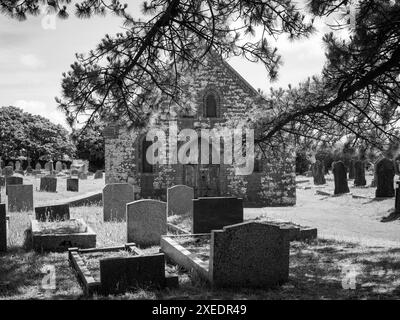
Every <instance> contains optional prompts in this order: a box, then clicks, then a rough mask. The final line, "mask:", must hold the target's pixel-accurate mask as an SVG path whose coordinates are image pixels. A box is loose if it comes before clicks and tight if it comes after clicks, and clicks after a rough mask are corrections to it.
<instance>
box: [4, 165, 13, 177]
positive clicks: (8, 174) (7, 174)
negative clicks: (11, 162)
mask: <svg viewBox="0 0 400 320" xmlns="http://www.w3.org/2000/svg"><path fill="white" fill-rule="evenodd" d="M13 174H14V169H13V167H10V166H7V167H4V176H5V177H11V176H12V175H13Z"/></svg>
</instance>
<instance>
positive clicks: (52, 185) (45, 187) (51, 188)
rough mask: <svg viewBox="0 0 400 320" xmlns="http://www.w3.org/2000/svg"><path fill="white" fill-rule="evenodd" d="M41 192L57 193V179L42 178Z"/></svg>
mask: <svg viewBox="0 0 400 320" xmlns="http://www.w3.org/2000/svg"><path fill="white" fill-rule="evenodd" d="M40 191H45V192H57V178H55V177H43V178H40Z"/></svg>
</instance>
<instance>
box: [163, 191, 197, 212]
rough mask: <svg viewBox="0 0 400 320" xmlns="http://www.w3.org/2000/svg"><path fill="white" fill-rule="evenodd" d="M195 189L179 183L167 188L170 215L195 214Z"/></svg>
mask: <svg viewBox="0 0 400 320" xmlns="http://www.w3.org/2000/svg"><path fill="white" fill-rule="evenodd" d="M193 199H194V189H193V188H191V187H188V186H185V185H177V186H173V187H171V188H168V190H167V208H168V209H167V211H168V215H169V216H172V215H186V214H188V215H190V216H191V215H192V214H193Z"/></svg>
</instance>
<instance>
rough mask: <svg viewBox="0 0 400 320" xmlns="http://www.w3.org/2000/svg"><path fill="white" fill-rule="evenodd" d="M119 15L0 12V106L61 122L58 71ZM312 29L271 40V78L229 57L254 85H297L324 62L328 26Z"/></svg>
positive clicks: (112, 28)
mask: <svg viewBox="0 0 400 320" xmlns="http://www.w3.org/2000/svg"><path fill="white" fill-rule="evenodd" d="M141 2H142V1H137V0H136V1H129V8H130V12H132V13H134V14H135V15H136V14H137V15H139V14H140V11H139V7H138V5H139V3H141ZM121 24H122V20H121V19H120V18H118V17H115V16H112V15H107V16H106V17H95V18H91V19H86V20H82V19H78V18H76V17H74V16H73V15H71V16H70V18H68V19H67V20H59V19H57V20H52V19H51V18H46V16H45V15H40V16H38V17H29V18H28V20H26V21H23V22H20V21H16V20H13V19H11V18H8V17H6V16H4V15H0V106H10V105H12V106H17V107H20V108H22V109H23V110H24V111H26V112H29V113H32V114H38V115H41V116H44V117H46V118H48V119H50V120H51V121H52V122H54V123H58V124H62V125H64V126H66V122H65V119H64V115H63V113H61V112H60V111H59V110H57V104H56V102H55V100H54V98H55V97H56V96H60V95H61V79H62V73H63V72H67V71H68V70H69V69H70V65H71V64H72V63H73V62H74V61H75V53H86V52H88V51H89V50H91V49H93V48H94V47H95V46H96V45H97V44H98V43H99V41H100V40H101V39H102V38H103V37H104V35H105V34H110V35H114V34H115V33H117V32H120V31H121V30H122V29H121V27H120V26H121ZM316 26H317V32H316V33H315V34H314V35H313V36H311V37H310V38H308V39H304V40H296V41H294V42H292V41H289V40H287V38H286V37H280V38H279V39H278V41H277V42H276V43H275V44H274V45H275V46H276V47H277V48H278V51H279V53H280V54H281V55H282V59H283V63H284V64H283V66H281V67H280V70H279V76H278V80H277V81H275V82H274V83H271V82H270V81H269V80H268V77H267V72H266V70H265V69H264V67H263V66H262V65H260V64H255V63H251V62H248V61H245V60H243V59H242V58H232V59H230V60H228V62H229V63H230V64H231V65H232V66H233V67H234V68H235V69H236V70H237V71H238V72H239V73H240V74H241V75H242V76H243V77H244V78H245V79H246V80H247V81H248V82H249V83H250V84H251V85H252V86H253V87H254V88H256V89H258V88H260V89H261V90H263V91H264V92H268V91H269V88H270V87H271V86H272V87H274V88H278V87H282V88H286V87H287V85H288V84H289V83H290V84H292V85H294V86H295V85H297V84H298V83H299V82H301V81H303V80H305V79H307V77H309V76H312V75H315V74H320V72H321V70H322V67H323V65H324V62H325V55H324V49H323V46H322V40H321V39H322V35H323V33H324V32H325V31H327V27H326V25H325V24H324V23H322V22H320V21H319V22H317V24H316Z"/></svg>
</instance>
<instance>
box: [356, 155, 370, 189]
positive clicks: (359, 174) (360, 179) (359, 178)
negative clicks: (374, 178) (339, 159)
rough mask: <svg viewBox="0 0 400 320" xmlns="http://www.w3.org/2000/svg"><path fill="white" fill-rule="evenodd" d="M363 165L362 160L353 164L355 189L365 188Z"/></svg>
mask: <svg viewBox="0 0 400 320" xmlns="http://www.w3.org/2000/svg"><path fill="white" fill-rule="evenodd" d="M366 184H367V181H366V180H365V163H364V161H362V160H357V161H355V163H354V185H355V186H357V187H360V186H365V185H366Z"/></svg>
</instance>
